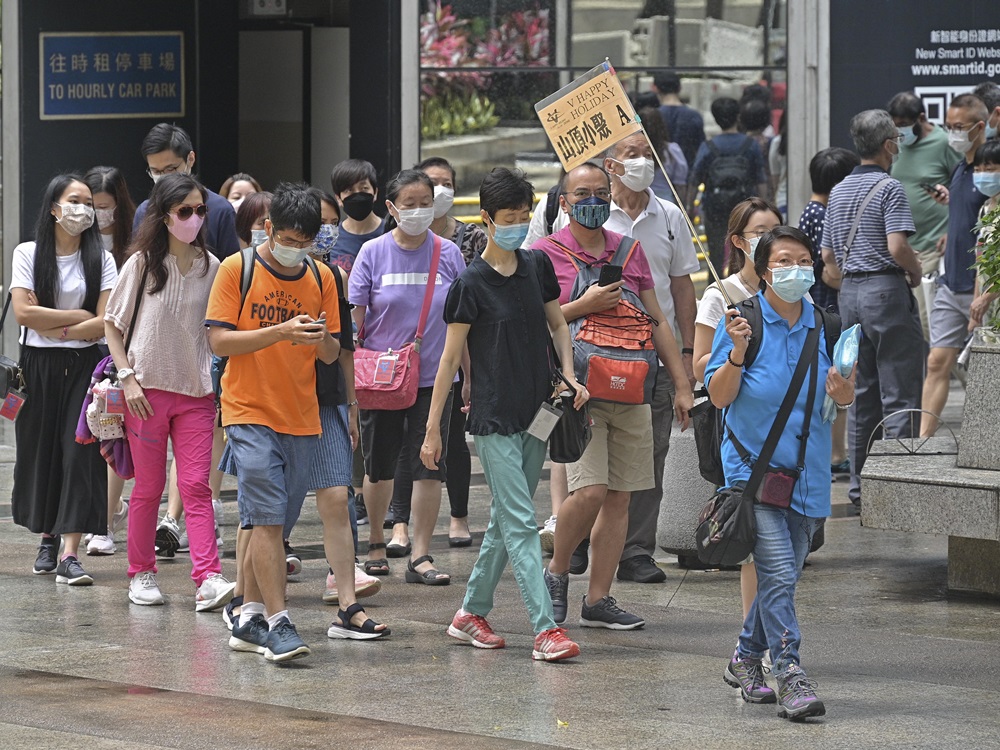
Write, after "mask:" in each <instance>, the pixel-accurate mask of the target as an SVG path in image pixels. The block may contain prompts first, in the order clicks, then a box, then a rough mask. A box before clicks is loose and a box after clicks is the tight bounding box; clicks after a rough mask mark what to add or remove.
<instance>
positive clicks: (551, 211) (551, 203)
mask: <svg viewBox="0 0 1000 750" xmlns="http://www.w3.org/2000/svg"><path fill="white" fill-rule="evenodd" d="M561 188H562V180H560V181H559V182H557V183H556V184H555V185H553V186H552V187H550V188H549V192H548V198H547V199H546V202H545V229H546V234H552V227H554V226H555V224H556V217H557V216H558V215H559V191H560V189H561Z"/></svg>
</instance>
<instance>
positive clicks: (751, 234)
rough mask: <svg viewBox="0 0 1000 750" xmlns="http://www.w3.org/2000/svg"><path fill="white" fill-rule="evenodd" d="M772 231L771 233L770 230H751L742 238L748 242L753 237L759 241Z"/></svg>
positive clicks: (742, 235)
mask: <svg viewBox="0 0 1000 750" xmlns="http://www.w3.org/2000/svg"><path fill="white" fill-rule="evenodd" d="M770 231H771V230H770V229H751V230H750V231H749V232H744V233H743V234H741V235H740V237H742V238H743V239H745V240H748V239H750V238H751V237H756V238H757V239H758V240H759V239H760V238H761V237H763V236H764V235H765V234H767V233H768V232H770Z"/></svg>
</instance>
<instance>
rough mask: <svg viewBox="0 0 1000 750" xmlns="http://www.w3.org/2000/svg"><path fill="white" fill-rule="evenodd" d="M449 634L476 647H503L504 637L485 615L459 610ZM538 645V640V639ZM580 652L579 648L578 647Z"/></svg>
mask: <svg viewBox="0 0 1000 750" xmlns="http://www.w3.org/2000/svg"><path fill="white" fill-rule="evenodd" d="M448 635H450V636H451V637H452V638H457V639H458V640H460V641H465V642H466V643H471V644H472V645H473V646H475V647H476V648H503V647H504V646H506V645H507V644H506V643H505V642H504V639H503V638H501V637H500V636H498V635H497V634H496V633H494V632H493V628H491V627H490V624H489V623H488V622H486V618H485V617H481V616H480V615H473V614H469V613H468V612H464V613H463V612H462V610H459V611H458V612H456V613H455V618H454V619H453V620H452V621H451V625H449V626H448ZM536 646H537V641H536ZM577 652H579V649H577Z"/></svg>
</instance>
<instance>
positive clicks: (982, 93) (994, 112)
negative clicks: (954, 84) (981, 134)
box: [972, 81, 1000, 141]
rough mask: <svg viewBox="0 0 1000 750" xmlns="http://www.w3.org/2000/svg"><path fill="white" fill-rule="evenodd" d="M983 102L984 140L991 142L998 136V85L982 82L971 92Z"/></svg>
mask: <svg viewBox="0 0 1000 750" xmlns="http://www.w3.org/2000/svg"><path fill="white" fill-rule="evenodd" d="M972 93H973V94H975V95H976V96H978V97H979V98H980V99H982V100H983V103H984V104H986V111H987V112H988V113H989V114H988V115H987V118H986V140H988V141H991V140H993V139H994V138H996V137H998V134H1000V85H998V84H997V83H996V82H995V81H983V82H982V83H981V84H979V85H978V86H976V88H974V89H973V90H972Z"/></svg>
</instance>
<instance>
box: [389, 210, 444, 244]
mask: <svg viewBox="0 0 1000 750" xmlns="http://www.w3.org/2000/svg"><path fill="white" fill-rule="evenodd" d="M390 205H392V207H393V208H396V204H394V203H392V204H390ZM396 213H398V214H399V218H398V219H396V224H397V225H399V230H400V231H401V232H402V233H403V234H408V235H410V236H411V237H418V236H420V235H421V234H423V233H424V232H426V231H427V229H428V228H429V227H430V225H431V222H433V221H434V207H433V206H431V207H430V208H404V209H398V208H396Z"/></svg>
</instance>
